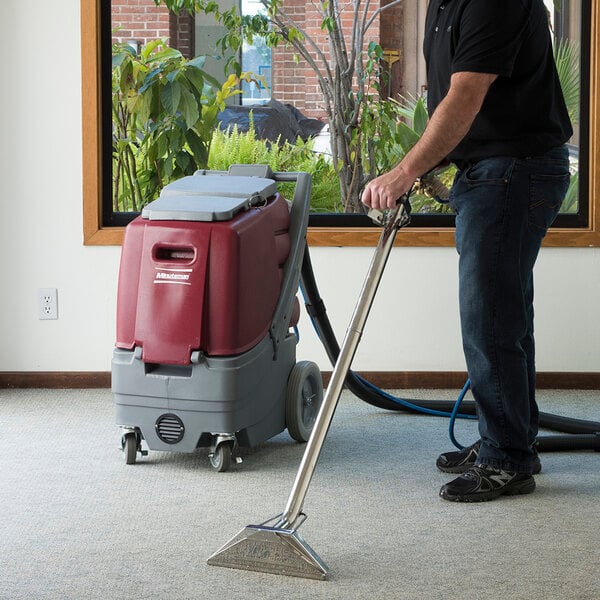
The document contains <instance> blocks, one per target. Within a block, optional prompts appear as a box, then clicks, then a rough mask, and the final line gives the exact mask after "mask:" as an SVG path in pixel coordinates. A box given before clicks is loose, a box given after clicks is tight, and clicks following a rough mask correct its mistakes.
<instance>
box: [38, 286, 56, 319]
mask: <svg viewBox="0 0 600 600" xmlns="http://www.w3.org/2000/svg"><path fill="white" fill-rule="evenodd" d="M38 317H39V318H40V319H58V290H57V289H56V288H40V289H39V290H38Z"/></svg>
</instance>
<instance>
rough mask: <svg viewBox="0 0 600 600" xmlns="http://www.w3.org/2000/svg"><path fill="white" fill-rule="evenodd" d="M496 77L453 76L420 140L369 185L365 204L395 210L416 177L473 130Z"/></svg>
mask: <svg viewBox="0 0 600 600" xmlns="http://www.w3.org/2000/svg"><path fill="white" fill-rule="evenodd" d="M497 77H498V76H497V75H493V74H489V73H471V72H462V73H454V75H452V78H451V80H450V89H449V90H448V94H447V95H446V97H445V98H444V99H443V100H442V101H441V102H440V104H439V105H438V107H437V108H436V110H435V112H434V113H433V115H432V116H431V119H429V122H428V124H427V127H426V128H425V131H424V132H423V135H422V136H421V139H420V140H419V141H418V142H417V143H416V144H415V145H414V146H413V148H412V149H411V150H410V151H409V152H408V153H407V154H406V156H405V157H404V158H403V159H402V161H401V162H400V163H398V164H397V165H396V166H395V167H394V168H393V169H391V170H390V171H388V172H387V173H384V174H383V175H381V176H379V177H377V178H375V179H373V180H372V181H370V182H369V183H368V184H367V186H366V187H365V190H364V191H363V195H362V202H363V204H366V205H367V206H370V207H372V208H378V209H386V208H393V207H394V206H395V205H396V201H397V200H398V199H399V198H400V197H401V196H402V195H403V194H406V192H408V190H409V189H410V187H411V186H412V184H413V183H414V181H415V179H416V178H417V177H420V176H421V175H423V174H424V173H427V171H430V170H431V169H433V167H435V166H436V165H438V164H439V163H440V162H441V161H442V160H444V158H445V157H446V156H448V154H449V153H450V152H451V151H452V150H453V149H454V148H455V147H456V146H457V145H458V144H459V142H460V141H461V140H462V139H463V137H465V135H466V134H467V132H468V131H469V129H470V128H471V125H472V124H473V121H474V120H475V117H476V116H477V113H478V112H479V110H480V109H481V105H482V104H483V100H484V99H485V96H486V94H487V92H488V89H489V87H490V85H492V83H493V82H494V81H495V79H496V78H497Z"/></svg>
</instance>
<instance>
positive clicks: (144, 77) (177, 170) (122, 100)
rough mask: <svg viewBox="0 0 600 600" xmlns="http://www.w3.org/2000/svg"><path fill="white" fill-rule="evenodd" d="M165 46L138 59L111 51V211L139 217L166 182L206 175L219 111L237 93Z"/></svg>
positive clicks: (123, 48)
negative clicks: (202, 170) (203, 172)
mask: <svg viewBox="0 0 600 600" xmlns="http://www.w3.org/2000/svg"><path fill="white" fill-rule="evenodd" d="M204 60H205V58H204V57H202V56H200V57H197V58H194V59H193V60H187V59H185V58H184V57H183V56H182V55H181V53H180V52H179V51H177V50H174V49H173V48H169V47H168V46H167V45H166V44H165V42H164V41H162V40H153V41H151V42H148V43H147V44H146V45H145V46H143V47H142V48H141V50H140V52H139V54H137V53H136V52H135V51H134V50H133V49H132V48H130V47H129V46H128V45H125V44H115V45H114V46H113V60H112V115H113V190H112V197H113V210H115V211H116V212H118V211H128V210H133V211H137V210H140V209H141V207H142V206H144V205H145V204H147V203H148V202H149V201H150V200H152V199H153V198H155V197H156V195H157V193H158V191H159V190H160V189H161V188H162V187H163V186H164V185H165V184H167V183H168V182H169V181H172V180H173V179H177V178H179V177H182V176H184V175H189V174H192V173H193V172H194V171H195V170H196V169H198V168H205V167H206V163H207V160H208V153H209V149H210V142H211V139H212V132H213V129H214V127H215V125H216V122H217V114H218V111H219V110H220V109H221V108H222V107H224V103H225V100H226V99H227V98H228V97H229V96H231V95H233V94H236V93H239V91H238V90H237V89H236V85H237V82H238V79H237V78H236V77H235V76H233V75H232V76H231V77H230V78H228V79H227V81H226V82H225V83H224V84H223V85H220V84H219V83H218V82H217V81H216V80H215V79H214V78H212V77H211V76H209V75H208V74H207V73H205V72H204V71H203V69H202V67H203V66H204Z"/></svg>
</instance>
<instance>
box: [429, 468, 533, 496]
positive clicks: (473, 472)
mask: <svg viewBox="0 0 600 600" xmlns="http://www.w3.org/2000/svg"><path fill="white" fill-rule="evenodd" d="M533 490H535V479H534V478H533V475H529V474H527V473H515V472H514V471H503V470H502V469H495V468H494V467H490V466H489V465H474V466H472V467H471V468H470V469H468V470H467V471H465V472H464V473H463V474H462V475H461V476H460V477H457V478H456V479H454V480H453V481H450V482H449V483H446V484H445V485H443V486H442V487H441V489H440V496H441V497H442V498H443V499H444V500H450V501H451V502H485V501H486V500H493V499H494V498H498V496H502V495H503V494H504V495H506V496H513V495H516V494H531V492H533Z"/></svg>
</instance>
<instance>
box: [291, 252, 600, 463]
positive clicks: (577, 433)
mask: <svg viewBox="0 0 600 600" xmlns="http://www.w3.org/2000/svg"><path fill="white" fill-rule="evenodd" d="M300 286H301V288H302V292H303V295H304V299H305V304H306V310H307V312H308V314H309V315H310V317H311V320H312V322H313V325H314V327H315V329H316V332H317V335H318V337H319V339H320V340H321V342H322V344H323V346H324V348H325V352H326V353H327V356H328V358H329V360H330V362H331V364H332V365H335V363H336V361H337V358H338V356H339V354H340V347H339V344H338V342H337V339H336V337H335V334H334V332H333V328H332V327H331V322H330V321H329V317H328V316H327V310H326V308H325V303H324V302H323V300H322V298H321V297H320V294H319V290H318V288H317V283H316V281H315V275H314V271H313V268H312V263H311V260H310V252H309V249H308V246H307V247H306V250H305V252H304V257H303V261H302V273H301V278H300ZM345 383H346V387H347V388H348V389H349V390H350V391H351V392H352V393H353V394H355V395H356V396H358V397H359V398H360V399H361V400H363V401H364V402H367V403H368V404H371V405H372V406H375V407H377V408H382V409H385V410H394V411H411V410H412V411H415V410H418V409H419V408H422V409H425V410H428V411H440V412H447V413H451V412H452V409H453V408H454V404H455V403H454V402H452V401H448V400H421V399H413V398H411V399H399V401H398V402H395V401H393V400H390V398H389V397H386V396H385V395H383V393H381V390H379V389H378V388H376V387H374V386H370V385H367V384H366V383H365V382H363V381H362V380H361V379H360V378H359V377H358V376H357V375H356V374H355V373H354V372H352V371H348V374H347V376H346V382H345ZM407 404H412V405H414V406H415V407H416V408H414V409H413V408H411V407H410V406H407ZM460 410H461V412H462V413H463V414H466V415H475V414H476V407H475V402H472V401H468V402H463V403H462V404H461V407H460ZM539 419H540V421H539V425H540V427H541V428H543V429H550V430H553V431H559V432H563V433H568V434H571V435H569V436H549V437H541V438H538V442H539V444H538V449H539V450H540V451H543V452H549V451H552V450H565V449H569V450H596V451H598V450H599V444H600V442H599V440H600V423H599V422H597V421H584V420H582V419H573V418H570V417H561V416H558V415H554V414H550V413H545V412H540V416H539Z"/></svg>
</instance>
